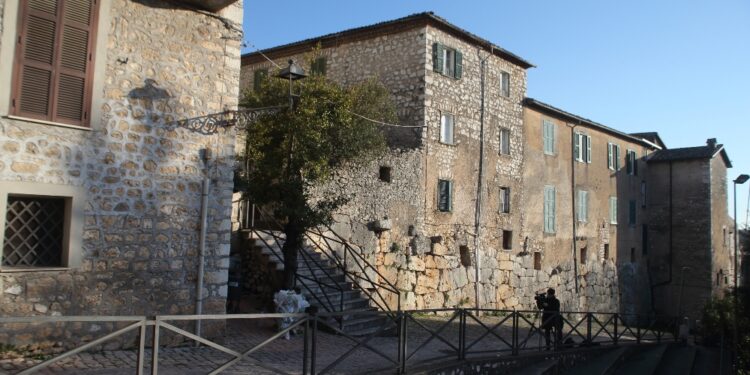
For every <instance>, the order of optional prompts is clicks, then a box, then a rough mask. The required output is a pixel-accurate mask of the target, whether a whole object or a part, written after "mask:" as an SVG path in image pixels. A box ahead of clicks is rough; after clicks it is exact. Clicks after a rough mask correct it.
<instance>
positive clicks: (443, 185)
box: [438, 180, 452, 212]
mask: <svg viewBox="0 0 750 375" xmlns="http://www.w3.org/2000/svg"><path fill="white" fill-rule="evenodd" d="M451 185H452V184H451V181H448V180H438V210H439V211H442V212H450V211H451V208H452V207H451V203H452V202H451V195H452V191H451V190H452V186H451Z"/></svg>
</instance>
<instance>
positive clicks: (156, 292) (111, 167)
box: [0, 0, 242, 344]
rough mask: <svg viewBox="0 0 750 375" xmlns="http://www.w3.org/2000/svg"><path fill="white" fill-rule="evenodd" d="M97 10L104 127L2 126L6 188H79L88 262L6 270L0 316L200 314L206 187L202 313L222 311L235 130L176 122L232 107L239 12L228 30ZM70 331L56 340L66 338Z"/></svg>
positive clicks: (163, 16) (180, 17)
mask: <svg viewBox="0 0 750 375" xmlns="http://www.w3.org/2000/svg"><path fill="white" fill-rule="evenodd" d="M102 9H103V10H105V9H108V14H103V15H101V18H102V19H106V20H110V22H109V23H108V24H105V25H101V27H100V28H99V33H103V35H106V38H105V41H106V43H105V45H103V46H99V48H105V49H106V53H104V54H103V55H104V56H105V57H106V58H105V59H103V60H98V61H96V64H97V66H99V65H103V66H104V69H103V71H104V72H105V73H104V76H100V77H96V78H95V80H99V81H100V82H102V87H103V88H102V90H101V91H98V92H95V94H94V98H95V99H94V106H95V107H97V109H98V110H99V111H100V112H101V117H100V118H94V119H93V120H92V124H91V128H90V129H88V130H84V129H75V128H69V127H63V126H53V125H45V124H39V123H32V122H27V121H22V120H12V119H7V118H2V119H0V147H1V148H2V153H0V181H3V182H0V184H4V183H5V184H7V183H10V182H16V181H23V182H35V183H39V184H45V185H47V184H50V185H54V186H72V187H79V188H82V189H83V190H84V191H85V206H84V207H85V208H84V212H83V215H82V217H83V221H84V226H83V233H71V236H79V237H81V238H82V246H81V248H80V249H71V250H72V251H79V252H80V253H81V255H82V264H81V266H80V267H74V268H63V269H58V270H46V271H40V272H5V271H7V270H6V269H3V272H0V314H2V315H3V316H29V315H154V314H191V313H194V312H195V307H196V306H195V305H196V302H195V300H196V285H197V284H196V280H197V273H198V259H199V253H198V237H199V228H200V223H199V218H200V201H201V187H202V182H203V180H204V179H207V180H208V181H209V182H210V190H209V191H210V192H209V195H208V197H209V198H208V227H207V237H206V259H205V265H206V272H205V285H204V300H203V312H204V313H223V312H224V305H225V299H226V293H227V286H226V283H227V268H228V265H229V259H228V256H229V242H230V230H231V228H230V220H229V217H230V209H231V204H232V203H231V194H232V188H233V168H234V133H235V131H234V129H231V128H230V129H221V130H219V131H218V132H215V133H212V134H203V133H201V132H197V131H195V130H191V129H187V128H183V127H181V126H178V125H176V124H175V123H174V121H175V120H182V119H186V118H192V117H196V116H202V115H207V114H210V113H214V112H219V111H222V110H224V109H227V108H229V109H231V108H235V107H236V104H237V98H238V89H239V88H238V83H239V60H240V56H239V51H240V39H241V36H240V35H241V34H240V32H239V30H240V26H239V25H240V24H241V19H242V3H241V2H238V3H235V4H233V5H231V6H230V7H228V8H226V9H225V10H223V11H222V12H221V13H220V14H218V15H217V16H221V17H228V18H227V19H224V20H222V19H218V18H217V17H213V16H207V15H203V14H200V13H197V12H194V11H191V10H188V9H179V8H175V6H174V5H173V3H167V2H160V1H150V2H132V1H127V0H113V1H112V2H111V5H110V6H109V7H103V8H102ZM8 16H14V15H6V17H8ZM229 25H235V26H234V28H230V27H228V26H229ZM6 32H7V30H6ZM95 87H96V85H95ZM94 112H95V113H96V111H94ZM206 149H208V150H210V158H209V159H208V160H207V161H204V158H203V156H202V155H204V152H203V151H202V150H206ZM64 331H65V330H64V329H63V330H62V331H61V330H59V329H58V330H56V331H55V333H56V334H58V335H63V336H68V337H70V336H69V335H70V333H69V332H68V333H65V332H64ZM38 332H39V331H28V332H24V333H23V334H20V333H19V332H14V331H11V330H8V329H3V330H1V331H0V342H2V343H11V344H21V343H24V342H27V341H28V340H30V339H32V338H33V335H34V333H38ZM92 332H93V331H92ZM85 334H90V332H83V333H80V334H78V335H79V336H80V335H85ZM43 336H44V338H45V339H46V340H55V339H56V338H59V336H55V335H50V332H45V333H44V334H43Z"/></svg>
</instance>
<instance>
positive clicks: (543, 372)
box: [510, 359, 559, 375]
mask: <svg viewBox="0 0 750 375" xmlns="http://www.w3.org/2000/svg"><path fill="white" fill-rule="evenodd" d="M558 363H559V361H558V360H557V359H547V360H543V361H539V362H534V363H532V364H530V365H528V366H524V367H521V368H519V369H516V370H515V371H513V372H511V373H510V374H511V375H551V374H556V373H557V365H558Z"/></svg>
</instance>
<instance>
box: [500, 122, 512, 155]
mask: <svg viewBox="0 0 750 375" xmlns="http://www.w3.org/2000/svg"><path fill="white" fill-rule="evenodd" d="M500 153H501V154H503V155H510V129H506V128H500Z"/></svg>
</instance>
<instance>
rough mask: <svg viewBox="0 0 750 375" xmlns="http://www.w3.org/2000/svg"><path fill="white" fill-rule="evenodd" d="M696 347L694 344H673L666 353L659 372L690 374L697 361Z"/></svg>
mask: <svg viewBox="0 0 750 375" xmlns="http://www.w3.org/2000/svg"><path fill="white" fill-rule="evenodd" d="M695 353H696V349H695V347H694V346H688V345H679V344H672V345H670V346H669V348H667V351H666V352H665V353H664V356H663V357H662V360H661V362H660V363H659V366H657V368H656V373H657V374H665V375H690V373H691V371H692V370H693V363H694V362H695Z"/></svg>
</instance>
